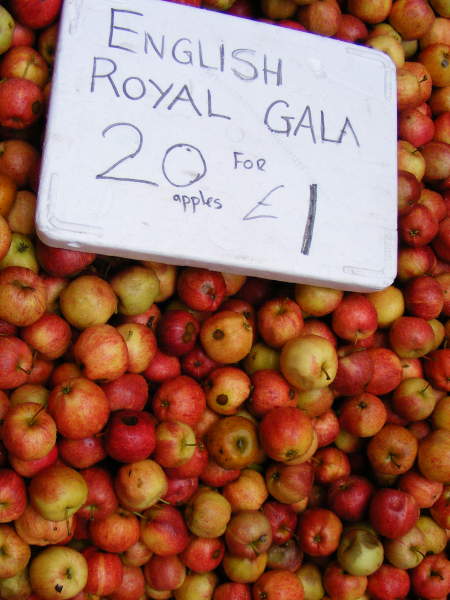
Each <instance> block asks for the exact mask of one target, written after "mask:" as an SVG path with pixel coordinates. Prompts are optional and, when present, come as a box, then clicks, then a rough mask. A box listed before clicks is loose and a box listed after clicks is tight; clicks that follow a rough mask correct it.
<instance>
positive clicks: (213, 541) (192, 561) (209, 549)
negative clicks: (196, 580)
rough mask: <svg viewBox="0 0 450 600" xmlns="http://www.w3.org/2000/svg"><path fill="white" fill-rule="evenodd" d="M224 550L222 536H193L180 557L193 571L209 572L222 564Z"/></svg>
mask: <svg viewBox="0 0 450 600" xmlns="http://www.w3.org/2000/svg"><path fill="white" fill-rule="evenodd" d="M224 552H225V546H224V543H223V541H222V540H221V539H220V538H201V537H192V538H191V539H190V541H189V543H188V545H187V546H186V548H185V549H184V550H183V552H181V554H180V558H181V560H182V562H183V564H184V565H185V566H186V567H187V568H188V569H190V570H191V571H194V572H195V573H207V572H208V571H213V570H214V569H216V568H217V567H218V566H219V565H220V563H221V562H222V559H223V556H224Z"/></svg>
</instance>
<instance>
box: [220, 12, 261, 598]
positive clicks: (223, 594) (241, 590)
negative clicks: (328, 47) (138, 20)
mask: <svg viewBox="0 0 450 600" xmlns="http://www.w3.org/2000/svg"><path fill="white" fill-rule="evenodd" d="M237 2H239V0H237ZM237 2H236V3H235V4H237ZM233 6H234V5H233ZM213 600H252V599H251V593H250V588H249V586H248V585H247V584H245V583H233V582H228V583H221V584H220V585H218V586H217V587H216V589H215V590H214V597H213Z"/></svg>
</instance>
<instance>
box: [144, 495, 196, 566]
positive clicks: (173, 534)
mask: <svg viewBox="0 0 450 600" xmlns="http://www.w3.org/2000/svg"><path fill="white" fill-rule="evenodd" d="M140 539H141V540H142V541H143V542H144V544H145V545H146V546H147V547H148V548H150V550H151V551H152V552H154V553H155V554H158V555H159V556H172V555H174V554H179V553H180V552H183V550H184V549H185V548H186V546H187V544H188V542H189V533H188V529H187V527H186V523H185V521H184V520H183V517H182V515H181V513H180V512H179V511H178V509H176V508H175V507H173V506H169V505H160V504H157V505H155V506H153V507H151V508H149V509H148V510H146V511H145V513H144V514H143V519H142V520H141V523H140Z"/></svg>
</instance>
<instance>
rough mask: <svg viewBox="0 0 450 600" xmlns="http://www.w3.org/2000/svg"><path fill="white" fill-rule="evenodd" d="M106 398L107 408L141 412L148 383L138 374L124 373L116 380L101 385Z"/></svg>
mask: <svg viewBox="0 0 450 600" xmlns="http://www.w3.org/2000/svg"><path fill="white" fill-rule="evenodd" d="M101 388H102V390H103V391H104V392H105V394H106V397H107V398H108V402H109V408H110V410H111V412H112V411H116V410H124V409H130V410H143V409H144V408H145V405H146V404H147V400H148V383H147V381H146V380H145V377H144V376H143V375H141V374H139V373H124V374H123V375H121V376H120V377H118V378H117V379H114V380H113V381H110V382H108V383H104V384H102V385H101Z"/></svg>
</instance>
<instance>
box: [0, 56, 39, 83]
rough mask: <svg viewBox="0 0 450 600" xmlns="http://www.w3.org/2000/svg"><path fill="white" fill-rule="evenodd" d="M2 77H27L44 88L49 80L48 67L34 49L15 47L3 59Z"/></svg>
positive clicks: (0, 72)
mask: <svg viewBox="0 0 450 600" xmlns="http://www.w3.org/2000/svg"><path fill="white" fill-rule="evenodd" d="M0 77H1V78H2V79H5V78H10V77H25V78H26V79H29V80H30V81H33V82H34V83H35V84H36V85H38V86H39V87H40V88H43V87H44V85H45V84H46V83H47V81H48V78H49V73H48V66H47V63H46V62H45V60H44V59H43V58H42V56H41V55H40V54H39V52H37V50H34V48H31V47H29V46H28V47H27V46H21V47H13V48H11V49H10V50H9V51H8V52H7V53H6V54H5V56H3V57H2V61H1V65H0Z"/></svg>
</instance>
